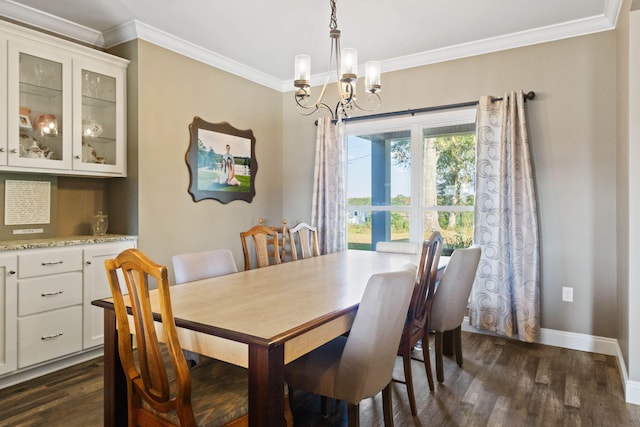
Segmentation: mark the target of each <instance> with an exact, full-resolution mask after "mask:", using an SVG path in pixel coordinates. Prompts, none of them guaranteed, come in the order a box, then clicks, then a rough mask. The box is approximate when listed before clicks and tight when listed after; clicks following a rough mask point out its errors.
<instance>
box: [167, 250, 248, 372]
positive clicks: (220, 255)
mask: <svg viewBox="0 0 640 427" xmlns="http://www.w3.org/2000/svg"><path fill="white" fill-rule="evenodd" d="M171 263H172V264H173V272H174V275H175V276H176V284H181V283H186V282H192V281H194V280H201V279H206V278H208V277H215V276H222V275H225V274H231V273H237V272H238V267H237V266H236V262H235V261H234V259H233V254H232V253H231V250H229V249H213V250H210V251H202V252H189V253H184V254H178V255H174V256H172V257H171ZM184 357H185V358H186V359H187V363H188V364H189V366H194V365H197V364H198V363H200V360H201V359H202V358H201V357H200V355H199V354H198V353H194V352H192V351H189V350H185V351H184Z"/></svg>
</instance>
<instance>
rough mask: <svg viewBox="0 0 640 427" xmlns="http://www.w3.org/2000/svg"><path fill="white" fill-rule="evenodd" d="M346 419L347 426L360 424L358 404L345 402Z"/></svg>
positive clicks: (356, 426)
mask: <svg viewBox="0 0 640 427" xmlns="http://www.w3.org/2000/svg"><path fill="white" fill-rule="evenodd" d="M347 419H348V422H349V424H348V425H349V427H359V426H360V405H354V404H353V403H350V402H347Z"/></svg>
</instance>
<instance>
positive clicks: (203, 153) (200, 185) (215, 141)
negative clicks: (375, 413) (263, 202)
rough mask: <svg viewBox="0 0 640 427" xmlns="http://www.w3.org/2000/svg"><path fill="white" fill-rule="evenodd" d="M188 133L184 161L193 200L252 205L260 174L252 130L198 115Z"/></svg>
mask: <svg viewBox="0 0 640 427" xmlns="http://www.w3.org/2000/svg"><path fill="white" fill-rule="evenodd" d="M189 134H190V143H189V149H188V150H187V154H186V156H185V159H186V162H187V167H188V168H189V193H190V194H191V197H192V198H193V201H194V202H199V201H200V200H204V199H214V200H218V201H220V202H222V203H229V202H230V201H232V200H244V201H245V202H247V203H251V201H252V200H253V198H254V196H255V195H256V190H255V177H256V173H257V172H258V162H257V161H256V157H255V145H256V139H255V137H254V136H253V131H252V130H250V129H247V130H240V129H236V128H235V127H233V126H231V125H230V124H229V123H227V122H221V123H210V122H207V121H205V120H203V119H201V118H200V117H197V116H196V117H194V118H193V122H191V124H190V125H189Z"/></svg>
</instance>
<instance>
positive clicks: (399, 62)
mask: <svg viewBox="0 0 640 427" xmlns="http://www.w3.org/2000/svg"><path fill="white" fill-rule="evenodd" d="M621 3H622V1H621V0H609V1H607V7H606V9H607V10H606V13H604V14H602V15H600V16H594V17H590V18H585V19H580V20H575V21H570V22H566V23H562V24H557V25H550V26H547V27H542V28H536V29H534V30H528V31H522V32H518V33H512V34H507V35H503V36H499V37H492V38H488V39H484V40H478V41H474V42H470V43H463V44H459V45H454V46H447V47H444V48H440V49H433V50H429V51H425V52H419V53H415V54H412V55H406V56H400V57H397V58H392V59H388V60H385V61H382V63H381V68H382V72H383V73H388V72H392V71H399V70H405V69H408V68H414V67H420V66H423V65H429V64H436V63H439V62H446V61H453V60H456V59H462V58H469V57H472V56H477V55H484V54H487V53H492V52H499V51H502V50H507V49H515V48H519V47H525V46H531V45H535V44H540V43H546V42H551V41H556V40H561V39H567V38H571V37H578V36H583V35H587V34H592V33H597V32H602V31H608V30H613V29H614V28H615V26H616V22H617V19H618V14H619V11H620V6H621ZM361 68H362V69H360V67H359V69H358V73H359V74H360V75H364V67H363V66H362V67H361ZM327 77H328V81H329V82H335V81H336V77H335V76H334V75H329V76H328V75H327V73H319V74H314V75H312V76H311V81H312V82H325V81H327ZM315 84H316V83H313V84H312V86H313V85H315ZM281 90H282V91H283V92H287V91H290V90H293V79H292V80H287V81H285V82H283V86H282V89H281Z"/></svg>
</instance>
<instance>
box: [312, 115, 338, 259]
mask: <svg viewBox="0 0 640 427" xmlns="http://www.w3.org/2000/svg"><path fill="white" fill-rule="evenodd" d="M345 151H346V144H345V142H344V124H343V123H342V122H338V124H335V125H334V124H333V123H332V122H331V118H330V117H322V118H320V119H318V135H317V138H316V163H315V171H314V179H313V204H312V208H311V222H312V225H313V226H315V227H317V228H318V246H319V249H320V253H321V254H329V253H332V252H339V251H343V250H345V249H346V247H347V238H346V231H347V217H346V191H347V190H346V180H345V167H346V163H345V162H346V155H345Z"/></svg>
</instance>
